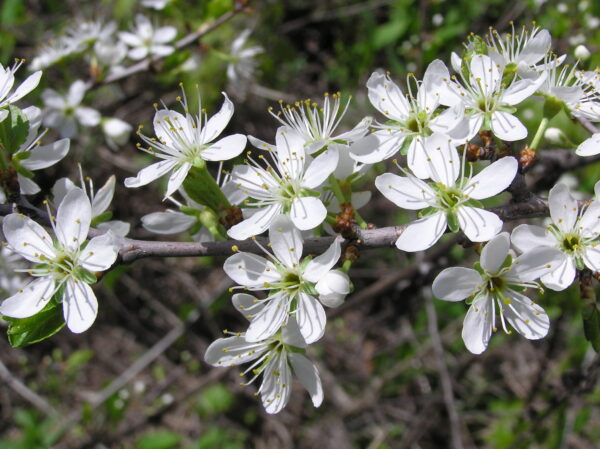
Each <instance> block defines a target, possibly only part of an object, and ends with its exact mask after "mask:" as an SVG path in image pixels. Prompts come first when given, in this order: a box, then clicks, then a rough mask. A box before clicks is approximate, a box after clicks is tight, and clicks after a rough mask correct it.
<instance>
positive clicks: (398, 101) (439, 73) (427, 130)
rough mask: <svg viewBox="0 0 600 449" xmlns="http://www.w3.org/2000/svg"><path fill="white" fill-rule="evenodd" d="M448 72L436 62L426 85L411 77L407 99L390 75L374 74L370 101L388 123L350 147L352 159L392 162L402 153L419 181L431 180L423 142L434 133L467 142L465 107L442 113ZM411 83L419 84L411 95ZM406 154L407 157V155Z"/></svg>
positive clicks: (426, 79)
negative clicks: (445, 80) (389, 159)
mask: <svg viewBox="0 0 600 449" xmlns="http://www.w3.org/2000/svg"><path fill="white" fill-rule="evenodd" d="M447 73H448V69H446V67H445V66H444V63H443V62H442V61H440V60H435V61H433V62H432V63H431V64H430V65H429V66H428V67H427V70H426V71H425V74H424V76H423V81H420V82H419V81H417V80H416V79H414V76H412V75H410V76H409V77H408V82H407V87H408V94H407V95H405V94H404V93H403V92H402V91H401V90H400V88H399V87H398V86H397V85H396V84H395V83H394V82H393V81H392V80H391V79H390V78H389V76H388V75H383V74H380V73H377V72H375V73H373V74H372V75H371V77H370V78H369V81H367V88H368V91H369V100H370V101H371V103H372V104H373V106H374V107H375V108H377V109H378V110H379V112H381V113H382V114H383V115H384V116H385V117H386V118H387V119H388V121H387V122H385V123H377V124H376V126H375V127H376V128H377V131H375V132H374V133H372V134H370V135H368V136H367V137H365V138H364V139H362V140H358V141H357V142H356V143H354V144H353V145H352V146H351V147H350V154H351V156H352V157H353V158H354V159H356V160H357V161H359V162H363V163H368V164H372V163H375V162H380V161H382V160H384V159H387V158H390V157H392V156H393V155H395V154H396V153H397V152H398V151H400V150H402V152H403V154H406V156H407V162H408V167H409V168H410V169H411V171H412V172H413V173H414V174H415V176H417V177H419V178H426V177H427V176H428V172H427V164H426V161H425V160H426V156H425V151H424V150H423V145H424V140H425V139H426V138H427V137H428V136H430V135H431V134H432V133H444V134H446V135H448V136H449V137H450V138H452V139H453V140H455V141H457V142H464V141H465V140H466V138H467V132H466V130H467V126H466V121H464V120H463V118H464V106H463V105H462V104H461V103H459V104H457V105H455V106H454V107H452V108H450V109H447V110H444V111H441V110H440V109H439V106H440V104H441V103H442V99H441V98H440V92H441V89H442V87H443V78H444V77H445V76H446V74H447ZM411 82H412V83H413V84H416V92H413V91H412V88H411ZM404 152H405V153H404Z"/></svg>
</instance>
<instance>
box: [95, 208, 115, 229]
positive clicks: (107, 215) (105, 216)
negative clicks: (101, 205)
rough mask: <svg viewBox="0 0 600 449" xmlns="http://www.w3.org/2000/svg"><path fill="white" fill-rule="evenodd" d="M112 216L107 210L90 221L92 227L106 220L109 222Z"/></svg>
mask: <svg viewBox="0 0 600 449" xmlns="http://www.w3.org/2000/svg"><path fill="white" fill-rule="evenodd" d="M112 216H113V213H112V212H111V211H109V210H107V211H106V212H102V213H101V214H100V215H98V216H96V217H94V218H93V219H92V226H96V225H98V224H100V223H104V222H107V221H108V220H110V219H111V218H112Z"/></svg>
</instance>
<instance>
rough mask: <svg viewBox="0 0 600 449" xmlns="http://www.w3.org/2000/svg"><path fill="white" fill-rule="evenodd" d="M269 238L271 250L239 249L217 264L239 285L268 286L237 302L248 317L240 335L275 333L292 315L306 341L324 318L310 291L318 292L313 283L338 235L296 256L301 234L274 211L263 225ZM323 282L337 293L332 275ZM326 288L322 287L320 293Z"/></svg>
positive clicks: (334, 253)
mask: <svg viewBox="0 0 600 449" xmlns="http://www.w3.org/2000/svg"><path fill="white" fill-rule="evenodd" d="M269 241H270V248H271V249H272V250H273V254H271V253H270V252H267V251H265V255H266V256H267V258H265V257H262V256H258V255H255V254H251V253H244V252H240V253H236V254H234V255H233V256H230V257H229V258H228V259H227V260H226V261H225V264H224V266H223V269H224V270H225V273H227V275H228V276H229V277H230V278H231V279H233V280H234V281H235V282H237V283H238V284H240V285H241V286H242V287H241V288H243V289H244V290H249V291H257V290H267V291H269V296H267V298H266V299H263V300H259V299H256V298H255V300H253V302H252V305H250V306H249V307H244V308H243V310H244V313H245V314H246V317H247V318H248V319H249V320H250V327H249V328H248V331H247V332H246V340H248V341H260V340H263V339H265V338H268V337H270V336H272V335H275V333H276V332H277V331H278V330H279V329H280V328H281V327H282V326H285V324H286V323H287V322H288V319H289V318H290V316H294V317H295V318H296V320H297V322H298V325H299V326H300V333H301V334H302V336H303V337H304V339H305V340H306V342H307V343H313V342H315V341H317V340H319V339H320V338H321V337H322V336H323V333H324V332H325V323H326V320H327V319H326V316H325V309H324V308H323V306H322V305H321V303H320V302H319V301H317V299H316V298H315V297H314V296H315V295H316V294H317V293H319V292H318V291H317V290H316V289H315V284H316V283H317V282H318V281H319V280H321V279H323V278H324V277H325V276H328V275H329V272H330V270H331V269H332V268H333V266H334V265H335V264H336V263H337V261H338V259H339V258H340V254H341V244H340V240H339V239H338V238H336V239H335V240H334V241H333V243H332V244H331V245H330V246H329V248H328V249H327V250H326V251H325V252H324V253H323V254H321V255H319V256H317V257H315V258H314V259H312V260H310V261H308V262H307V259H304V260H301V256H302V250H303V241H302V235H301V234H300V231H299V230H298V229H296V227H295V226H294V225H293V223H292V222H291V220H290V219H289V217H286V216H285V215H280V216H278V217H277V218H276V219H275V220H274V221H273V223H272V224H271V226H270V228H269ZM325 283H326V284H327V286H329V287H330V288H335V289H336V291H334V292H335V293H341V292H339V288H338V285H339V283H337V284H336V283H334V280H333V279H332V280H330V281H325ZM324 288H325V287H324ZM346 290H348V291H349V287H348V288H347V289H346ZM330 293H331V292H330V291H325V295H328V294H330ZM325 302H327V299H326V300H325Z"/></svg>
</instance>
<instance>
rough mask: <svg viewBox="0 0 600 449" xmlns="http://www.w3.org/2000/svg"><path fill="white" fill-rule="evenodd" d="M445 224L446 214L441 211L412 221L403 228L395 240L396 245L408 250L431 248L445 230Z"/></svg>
mask: <svg viewBox="0 0 600 449" xmlns="http://www.w3.org/2000/svg"><path fill="white" fill-rule="evenodd" d="M447 224H448V222H447V221H446V214H444V213H443V212H438V213H436V214H433V215H431V216H429V217H425V218H421V219H420V220H417V221H415V222H412V223H410V224H409V225H408V226H407V227H406V228H404V231H402V234H400V237H398V240H396V247H397V248H398V249H401V250H402V251H408V252H415V251H424V250H426V249H427V248H431V247H432V246H433V245H435V242H437V241H438V240H439V239H440V237H441V236H442V234H443V233H444V231H445V230H446V226H447Z"/></svg>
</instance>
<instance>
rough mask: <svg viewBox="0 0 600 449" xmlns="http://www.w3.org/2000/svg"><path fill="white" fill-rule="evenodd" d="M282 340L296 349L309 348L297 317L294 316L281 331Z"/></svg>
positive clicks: (291, 316)
mask: <svg viewBox="0 0 600 449" xmlns="http://www.w3.org/2000/svg"><path fill="white" fill-rule="evenodd" d="M281 338H282V340H283V342H284V343H285V344H286V345H290V346H295V347H296V348H306V347H307V346H308V345H307V344H306V341H305V340H304V337H303V336H302V334H301V333H300V327H299V326H298V322H297V321H296V317H294V316H293V315H290V317H289V318H288V322H287V326H285V327H284V328H283V330H282V331H281Z"/></svg>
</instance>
